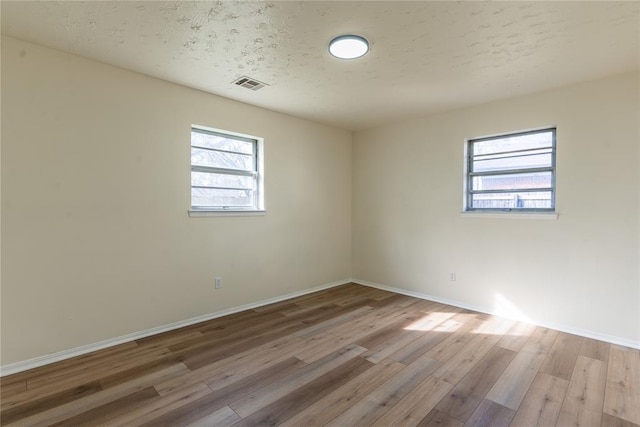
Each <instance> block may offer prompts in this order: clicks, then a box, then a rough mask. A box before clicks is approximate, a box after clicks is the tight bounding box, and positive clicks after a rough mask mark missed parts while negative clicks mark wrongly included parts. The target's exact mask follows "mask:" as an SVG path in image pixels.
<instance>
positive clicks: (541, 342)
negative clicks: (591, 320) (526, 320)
mask: <svg viewBox="0 0 640 427" xmlns="http://www.w3.org/2000/svg"><path fill="white" fill-rule="evenodd" d="M557 336H558V332H556V331H552V330H550V329H546V328H536V330H535V331H534V332H533V333H532V334H531V336H530V337H529V339H528V340H527V343H526V344H525V345H524V347H522V350H521V351H520V352H518V354H517V355H516V356H515V357H514V358H513V360H512V361H511V363H510V364H509V366H507V368H506V369H505V370H504V372H503V373H502V375H501V376H500V378H499V379H498V381H496V383H495V384H494V385H493V387H492V388H491V390H489V392H488V393H487V399H490V400H492V401H493V402H495V403H499V404H500V405H502V406H505V407H507V408H509V409H513V410H517V409H518V406H520V402H522V399H524V396H525V394H526V393H527V391H528V389H529V386H530V385H531V383H532V382H533V380H534V379H535V376H536V375H537V374H538V370H539V369H540V366H542V363H543V362H544V359H545V358H546V356H547V353H548V352H549V350H550V349H551V347H552V346H553V343H554V341H555V340H556V338H557Z"/></svg>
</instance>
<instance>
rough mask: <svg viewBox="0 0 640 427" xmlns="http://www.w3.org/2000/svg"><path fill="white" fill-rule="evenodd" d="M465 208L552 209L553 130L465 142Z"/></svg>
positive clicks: (486, 209)
mask: <svg viewBox="0 0 640 427" xmlns="http://www.w3.org/2000/svg"><path fill="white" fill-rule="evenodd" d="M466 150H467V164H466V171H467V173H466V175H467V179H466V194H465V211H514V212H518V211H523V212H526V211H529V212H541V211H546V212H552V211H554V209H555V172H556V160H555V159H556V129H555V128H550V129H544V130H537V131H530V132H519V133H513V134H508V135H501V136H493V137H487V138H476V139H471V140H469V141H468V142H467V147H466Z"/></svg>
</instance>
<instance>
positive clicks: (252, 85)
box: [233, 76, 269, 90]
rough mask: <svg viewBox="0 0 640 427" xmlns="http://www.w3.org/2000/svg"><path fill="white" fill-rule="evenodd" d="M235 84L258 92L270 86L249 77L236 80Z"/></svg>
mask: <svg viewBox="0 0 640 427" xmlns="http://www.w3.org/2000/svg"><path fill="white" fill-rule="evenodd" d="M233 83H235V84H237V85H238V86H242V87H246V88H247V89H251V90H258V89H262V88H263V87H265V86H269V85H268V84H266V83H262V82H259V81H258V80H256V79H252V78H251V77H247V76H242V77H240V78H239V79H237V80H235V81H234V82H233Z"/></svg>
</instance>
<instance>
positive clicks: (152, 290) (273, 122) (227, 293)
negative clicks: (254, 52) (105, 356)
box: [1, 37, 351, 365]
mask: <svg viewBox="0 0 640 427" xmlns="http://www.w3.org/2000/svg"><path fill="white" fill-rule="evenodd" d="M267 90H268V89H267ZM256 96H259V94H258V93H256ZM1 107H2V151H3V152H2V159H1V161H2V179H1V183H2V226H3V230H2V231H3V232H2V272H1V273H2V307H1V309H2V353H1V357H2V364H3V365H6V364H10V363H14V362H19V361H24V360H27V359H30V358H34V357H37V356H42V355H45V354H49V353H53V352H58V351H62V350H66V349H70V348H74V347H77V346H81V345H86V344H91V343H95V342H98V341H101V340H105V339H109V338H113V337H118V336H122V335H124V334H128V333H132V332H137V331H141V330H145V329H147V328H151V327H156V326H160V325H165V324H169V323H172V322H176V321H180V320H185V319H188V318H192V317H195V316H199V315H203V314H208V313H213V312H216V311H219V310H222V309H227V308H231V307H236V306H239V305H242V304H246V303H250V302H255V301H259V300H262V299H266V298H270V297H275V296H280V295H284V294H287V293H291V292H295V291H301V290H305V289H308V288H312V287H315V286H320V285H323V284H328V283H332V282H337V281H344V280H348V279H349V277H350V273H351V272H350V269H351V246H350V245H351V211H350V207H351V132H348V131H345V130H341V129H336V128H331V127H328V126H324V125H320V124H316V123H312V122H309V121H305V120H301V119H297V118H293V117H290V116H286V115H283V114H278V113H275V112H272V111H268V110H264V109H261V108H258V107H254V106H249V105H247V104H243V103H238V102H234V101H231V100H228V99H224V98H220V97H216V96H213V95H210V94H207V93H204V92H200V91H196V90H192V89H188V88H185V87H182V86H179V85H175V84H171V83H167V82H164V81H161V80H157V79H153V78H150V77H146V76H143V75H141V74H137V73H133V72H129V71H126V70H122V69H119V68H115V67H111V66H108V65H105V64H101V63H98V62H95V61H91V60H87V59H84V58H80V57H77V56H74V55H70V54H66V53H62V52H59V51H55V50H51V49H48V48H44V47H40V46H37V45H33V44H30V43H26V42H23V41H19V40H16V39H12V38H8V37H3V38H2V106H1ZM192 124H199V125H204V126H209V127H214V128H220V129H225V130H229V131H234V132H240V133H244V134H249V135H255V136H259V137H263V138H264V141H265V143H264V144H265V177H266V178H265V186H266V192H265V194H266V209H267V214H266V215H264V216H248V217H237V216H233V217H232V216H229V217H214V218H189V217H188V215H187V211H188V209H189V205H190V149H189V146H190V139H189V138H190V127H191V125H192ZM214 276H221V277H222V280H223V288H222V289H220V290H214V289H213V288H214V287H213V285H214V283H213V279H214Z"/></svg>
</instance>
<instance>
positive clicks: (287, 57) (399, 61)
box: [0, 1, 640, 130]
mask: <svg viewBox="0 0 640 427" xmlns="http://www.w3.org/2000/svg"><path fill="white" fill-rule="evenodd" d="M0 4H1V8H2V10H1V13H2V32H3V34H7V35H9V36H13V37H16V38H20V39H24V40H28V41H32V42H35V43H38V44H42V45H45V46H50V47H53V48H56V49H60V50H64V51H69V52H72V53H75V54H78V55H82V56H86V57H89V58H93V59H97V60H99V61H102V62H106V63H109V64H113V65H117V66H120V67H123V68H126V69H130V70H134V71H138V72H141V73H144V74H147V75H150V76H155V77H159V78H161V79H165V80H169V81H172V82H176V83H180V84H183V85H186V86H190V87H194V88H197V89H201V90H204V91H207V92H211V93H214V94H218V95H222V96H225V97H228V98H232V99H236V100H240V101H244V102H247V103H250V104H254V105H259V106H262V107H266V108H270V109H272V110H276V111H281V112H284V113H288V114H292V115H295V116H299V117H304V118H307V119H311V120H314V121H318V122H322V123H327V124H331V125H334V126H338V127H342V128H346V129H353V130H359V129H364V128H368V127H373V126H377V125H380V124H384V123H389V122H392V121H396V120H399V119H402V118H405V117H413V116H417V115H423V114H429V113H435V112H441V111H447V110H451V109H455V108H460V107H464V106H469V105H474V104H479V103H484V102H488V101H491V100H496V99H503V98H508V97H512V96H516V95H520V94H525V93H531V92H536V91H540V90H544V89H549V88H554V87H559V86H563V85H567V84H571V83H575V82H580V81H585V80H590V79H596V78H599V77H603V76H607V75H611V74H616V73H622V72H627V71H631V70H638V69H640V32H639V30H640V2H637V1H635V2H612V1H605V2H515V1H514V2H447V1H445V2H427V1H422V2H420V1H415V2H400V1H380V2H346V1H326V2H311V1H309V2H308V1H304V2H289V1H280V2H230V1H216V2H182V1H180V2H175V1H174V2H151V1H140V2H137V1H127V2H125V1H121V2H120V1H116V2H111V1H110V2H103V1H90V2H74V1H62V2H28V1H19V2H11V1H2V2H1V3H0ZM344 33H357V34H360V35H363V36H365V37H367V38H368V39H369V41H370V44H371V51H370V52H369V54H368V55H367V56H365V57H364V58H361V59H359V60H354V61H340V60H337V59H335V58H333V57H331V56H330V55H329V53H328V51H327V43H328V41H329V40H331V39H332V38H333V37H335V36H337V35H340V34H344ZM241 75H248V76H250V77H252V78H255V79H257V80H259V81H261V82H265V83H267V84H268V85H269V86H268V87H265V88H263V89H260V90H258V91H252V90H248V89H245V88H241V87H238V86H235V85H233V84H232V83H231V82H232V81H233V80H235V79H236V78H238V77H240V76H241Z"/></svg>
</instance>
